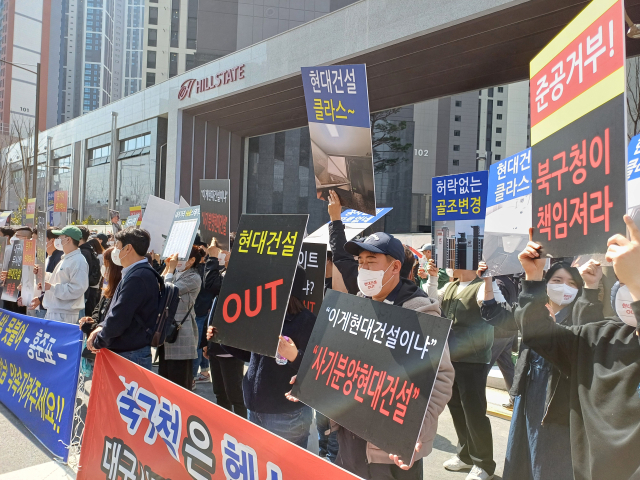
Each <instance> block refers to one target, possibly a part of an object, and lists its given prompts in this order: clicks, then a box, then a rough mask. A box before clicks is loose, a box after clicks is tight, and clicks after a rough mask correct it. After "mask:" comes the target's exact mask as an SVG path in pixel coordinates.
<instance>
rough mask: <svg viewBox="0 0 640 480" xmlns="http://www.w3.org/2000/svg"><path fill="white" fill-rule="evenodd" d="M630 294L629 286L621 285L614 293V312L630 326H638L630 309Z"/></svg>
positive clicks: (631, 300)
mask: <svg viewBox="0 0 640 480" xmlns="http://www.w3.org/2000/svg"><path fill="white" fill-rule="evenodd" d="M631 302H633V299H632V298H631V294H630V293H629V288H628V287H627V286H626V285H622V286H621V287H620V288H619V289H618V292H617V293H616V314H617V315H618V317H620V320H622V321H623V322H624V323H626V324H627V325H629V326H631V327H635V328H637V327H638V320H636V316H635V314H634V313H633V310H632V309H631Z"/></svg>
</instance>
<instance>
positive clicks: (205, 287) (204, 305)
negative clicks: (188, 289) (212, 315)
mask: <svg viewBox="0 0 640 480" xmlns="http://www.w3.org/2000/svg"><path fill="white" fill-rule="evenodd" d="M214 260H215V261H214ZM207 265H210V268H211V269H213V270H216V271H217V273H218V275H219V267H218V259H217V258H216V259H213V258H211V259H207V261H206V262H205V263H201V264H200V265H198V273H199V274H200V278H202V287H201V288H200V293H199V294H198V298H196V303H195V306H194V307H193V310H194V311H195V312H196V317H202V316H203V315H206V314H207V313H209V309H210V308H211V304H212V303H213V299H214V298H215V297H217V296H218V294H219V293H220V287H221V285H222V282H219V283H218V282H215V281H213V282H212V281H211V277H212V274H210V275H209V277H210V281H209V283H207V282H206V277H205V272H206V268H207Z"/></svg>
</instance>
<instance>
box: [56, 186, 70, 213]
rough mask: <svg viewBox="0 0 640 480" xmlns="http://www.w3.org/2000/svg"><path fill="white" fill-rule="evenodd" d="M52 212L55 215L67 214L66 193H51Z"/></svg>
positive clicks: (63, 191)
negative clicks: (55, 213)
mask: <svg viewBox="0 0 640 480" xmlns="http://www.w3.org/2000/svg"><path fill="white" fill-rule="evenodd" d="M53 195H54V197H53V211H54V212H57V213H67V200H68V199H67V191H66V190H56V191H55V192H53Z"/></svg>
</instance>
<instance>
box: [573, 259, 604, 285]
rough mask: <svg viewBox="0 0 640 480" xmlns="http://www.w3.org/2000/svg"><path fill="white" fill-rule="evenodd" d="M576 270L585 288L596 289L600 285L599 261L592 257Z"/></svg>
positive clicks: (600, 268) (600, 270) (600, 271)
mask: <svg viewBox="0 0 640 480" xmlns="http://www.w3.org/2000/svg"><path fill="white" fill-rule="evenodd" d="M578 271H579V272H580V276H581V277H582V280H583V281H584V286H585V287H586V288H591V289H596V288H598V286H599V285H600V279H601V278H602V266H601V265H600V262H596V261H595V260H594V259H593V258H592V259H591V260H589V261H588V262H587V263H585V264H584V265H582V266H581V267H580V268H579V269H578Z"/></svg>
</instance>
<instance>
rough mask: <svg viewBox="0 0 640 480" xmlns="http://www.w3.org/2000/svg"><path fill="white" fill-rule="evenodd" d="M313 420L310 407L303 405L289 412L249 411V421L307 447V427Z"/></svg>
mask: <svg viewBox="0 0 640 480" xmlns="http://www.w3.org/2000/svg"><path fill="white" fill-rule="evenodd" d="M312 420H313V411H312V410H311V407H309V406H307V405H303V406H302V407H301V408H299V409H298V410H295V411H293V412H291V413H260V412H254V411H251V410H250V411H249V421H250V422H253V423H255V424H256V425H259V426H261V427H262V428H264V429H266V430H269V431H270V432H271V433H273V434H275V435H278V436H279V437H282V438H284V439H285V440H289V441H290V442H291V443H295V444H296V445H298V446H299V447H302V448H305V449H306V448H307V442H308V441H309V428H310V427H311V421H312Z"/></svg>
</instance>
